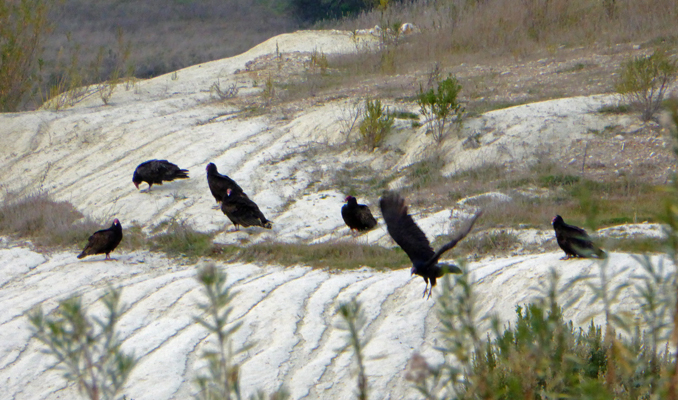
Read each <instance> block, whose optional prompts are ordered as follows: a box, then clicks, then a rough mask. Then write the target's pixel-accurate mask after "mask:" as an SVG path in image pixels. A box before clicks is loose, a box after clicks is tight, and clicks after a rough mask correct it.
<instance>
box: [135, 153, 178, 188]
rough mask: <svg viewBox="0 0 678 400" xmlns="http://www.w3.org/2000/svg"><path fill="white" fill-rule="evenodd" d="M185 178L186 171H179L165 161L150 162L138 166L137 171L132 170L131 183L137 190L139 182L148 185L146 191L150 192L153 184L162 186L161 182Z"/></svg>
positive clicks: (176, 167)
mask: <svg viewBox="0 0 678 400" xmlns="http://www.w3.org/2000/svg"><path fill="white" fill-rule="evenodd" d="M187 178H188V170H187V169H181V168H179V167H178V166H177V165H176V164H172V163H171V162H169V161H167V160H150V161H146V162H143V163H141V164H139V166H138V167H137V169H135V170H134V176H133V177H132V182H134V186H136V187H137V189H139V185H140V184H141V182H146V183H148V191H149V192H150V191H151V187H152V186H153V184H156V185H162V183H163V182H169V181H173V180H175V179H187Z"/></svg>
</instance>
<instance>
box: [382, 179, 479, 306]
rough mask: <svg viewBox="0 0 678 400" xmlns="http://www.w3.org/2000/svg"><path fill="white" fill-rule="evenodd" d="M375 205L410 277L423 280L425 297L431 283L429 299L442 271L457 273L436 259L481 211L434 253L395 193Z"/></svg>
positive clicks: (458, 271) (457, 268)
mask: <svg viewBox="0 0 678 400" xmlns="http://www.w3.org/2000/svg"><path fill="white" fill-rule="evenodd" d="M379 206H380V207H381V213H382V215H383V216H384V221H386V227H387V229H388V233H389V234H390V235H391V237H392V238H393V240H394V241H395V242H396V243H398V246H400V247H401V248H402V249H403V250H404V251H405V253H406V254H407V256H408V257H409V258H410V260H411V261H412V269H411V272H412V274H413V275H414V274H417V275H419V276H421V277H422V278H424V281H425V282H426V287H425V288H424V296H426V291H427V289H428V285H429V281H430V282H431V288H430V289H428V297H427V299H428V298H430V297H431V291H432V290H433V287H434V286H435V285H436V279H437V278H440V277H442V276H443V275H444V274H445V272H451V273H461V269H459V267H457V266H456V265H453V264H444V263H439V262H438V259H440V257H441V256H442V255H443V253H445V252H446V251H448V250H450V249H452V248H453V247H454V246H456V245H457V243H458V242H459V241H460V240H461V239H463V238H464V237H465V236H466V235H467V234H468V233H469V232H470V231H471V228H472V227H473V224H474V223H475V222H476V220H477V219H478V217H479V216H480V215H481V212H477V213H476V214H475V215H474V216H473V217H472V218H471V220H470V221H469V222H468V223H467V224H466V226H465V227H464V228H462V229H461V230H460V231H458V232H457V233H456V234H455V235H454V236H453V237H452V239H451V240H450V241H449V242H448V243H447V244H445V245H444V246H442V247H441V248H440V249H439V250H438V251H433V248H431V244H430V243H429V241H428V239H427V238H426V235H425V234H424V232H423V231H422V230H421V229H420V228H419V227H418V226H417V224H416V223H415V222H414V220H413V219H412V216H410V215H409V214H408V213H407V206H406V205H405V199H403V198H402V197H400V195H398V194H396V193H393V192H389V193H386V194H384V196H382V198H381V199H380V200H379Z"/></svg>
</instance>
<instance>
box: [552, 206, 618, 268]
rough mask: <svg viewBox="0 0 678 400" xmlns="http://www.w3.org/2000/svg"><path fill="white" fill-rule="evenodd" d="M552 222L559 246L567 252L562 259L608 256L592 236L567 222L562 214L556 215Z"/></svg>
mask: <svg viewBox="0 0 678 400" xmlns="http://www.w3.org/2000/svg"><path fill="white" fill-rule="evenodd" d="M551 222H552V223H553V229H554V230H555V231H556V240H557V241H558V246H560V248H561V249H563V251H564V252H565V257H563V258H561V260H568V259H570V258H574V257H582V258H590V257H594V256H595V257H598V258H605V257H607V254H606V253H605V252H604V251H603V250H601V249H600V248H598V247H597V246H596V245H594V244H593V242H592V241H591V237H589V235H588V234H587V233H586V231H585V230H583V229H582V228H579V227H576V226H574V225H568V224H566V223H565V221H563V217H561V216H560V215H556V216H555V217H554V218H553V220H552V221H551Z"/></svg>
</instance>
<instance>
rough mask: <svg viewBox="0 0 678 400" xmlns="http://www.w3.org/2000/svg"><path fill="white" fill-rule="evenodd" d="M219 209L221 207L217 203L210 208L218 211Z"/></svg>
mask: <svg viewBox="0 0 678 400" xmlns="http://www.w3.org/2000/svg"><path fill="white" fill-rule="evenodd" d="M220 209H221V206H220V205H219V203H217V205H216V206H213V207H212V210H220Z"/></svg>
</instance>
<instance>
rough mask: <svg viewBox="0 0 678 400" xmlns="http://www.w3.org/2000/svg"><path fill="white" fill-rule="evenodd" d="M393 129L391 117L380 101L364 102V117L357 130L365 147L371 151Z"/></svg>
mask: <svg viewBox="0 0 678 400" xmlns="http://www.w3.org/2000/svg"><path fill="white" fill-rule="evenodd" d="M392 127H393V116H392V115H391V114H390V113H389V112H388V108H386V107H384V106H382V105H381V101H380V100H378V99H377V100H374V101H371V100H365V116H364V118H363V120H362V121H361V122H360V126H359V130H360V137H361V138H362V141H363V143H364V144H365V147H367V149H368V150H370V151H372V150H374V149H375V148H377V147H379V145H381V143H382V142H383V141H384V139H386V137H387V136H388V134H389V133H391V128H392Z"/></svg>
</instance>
